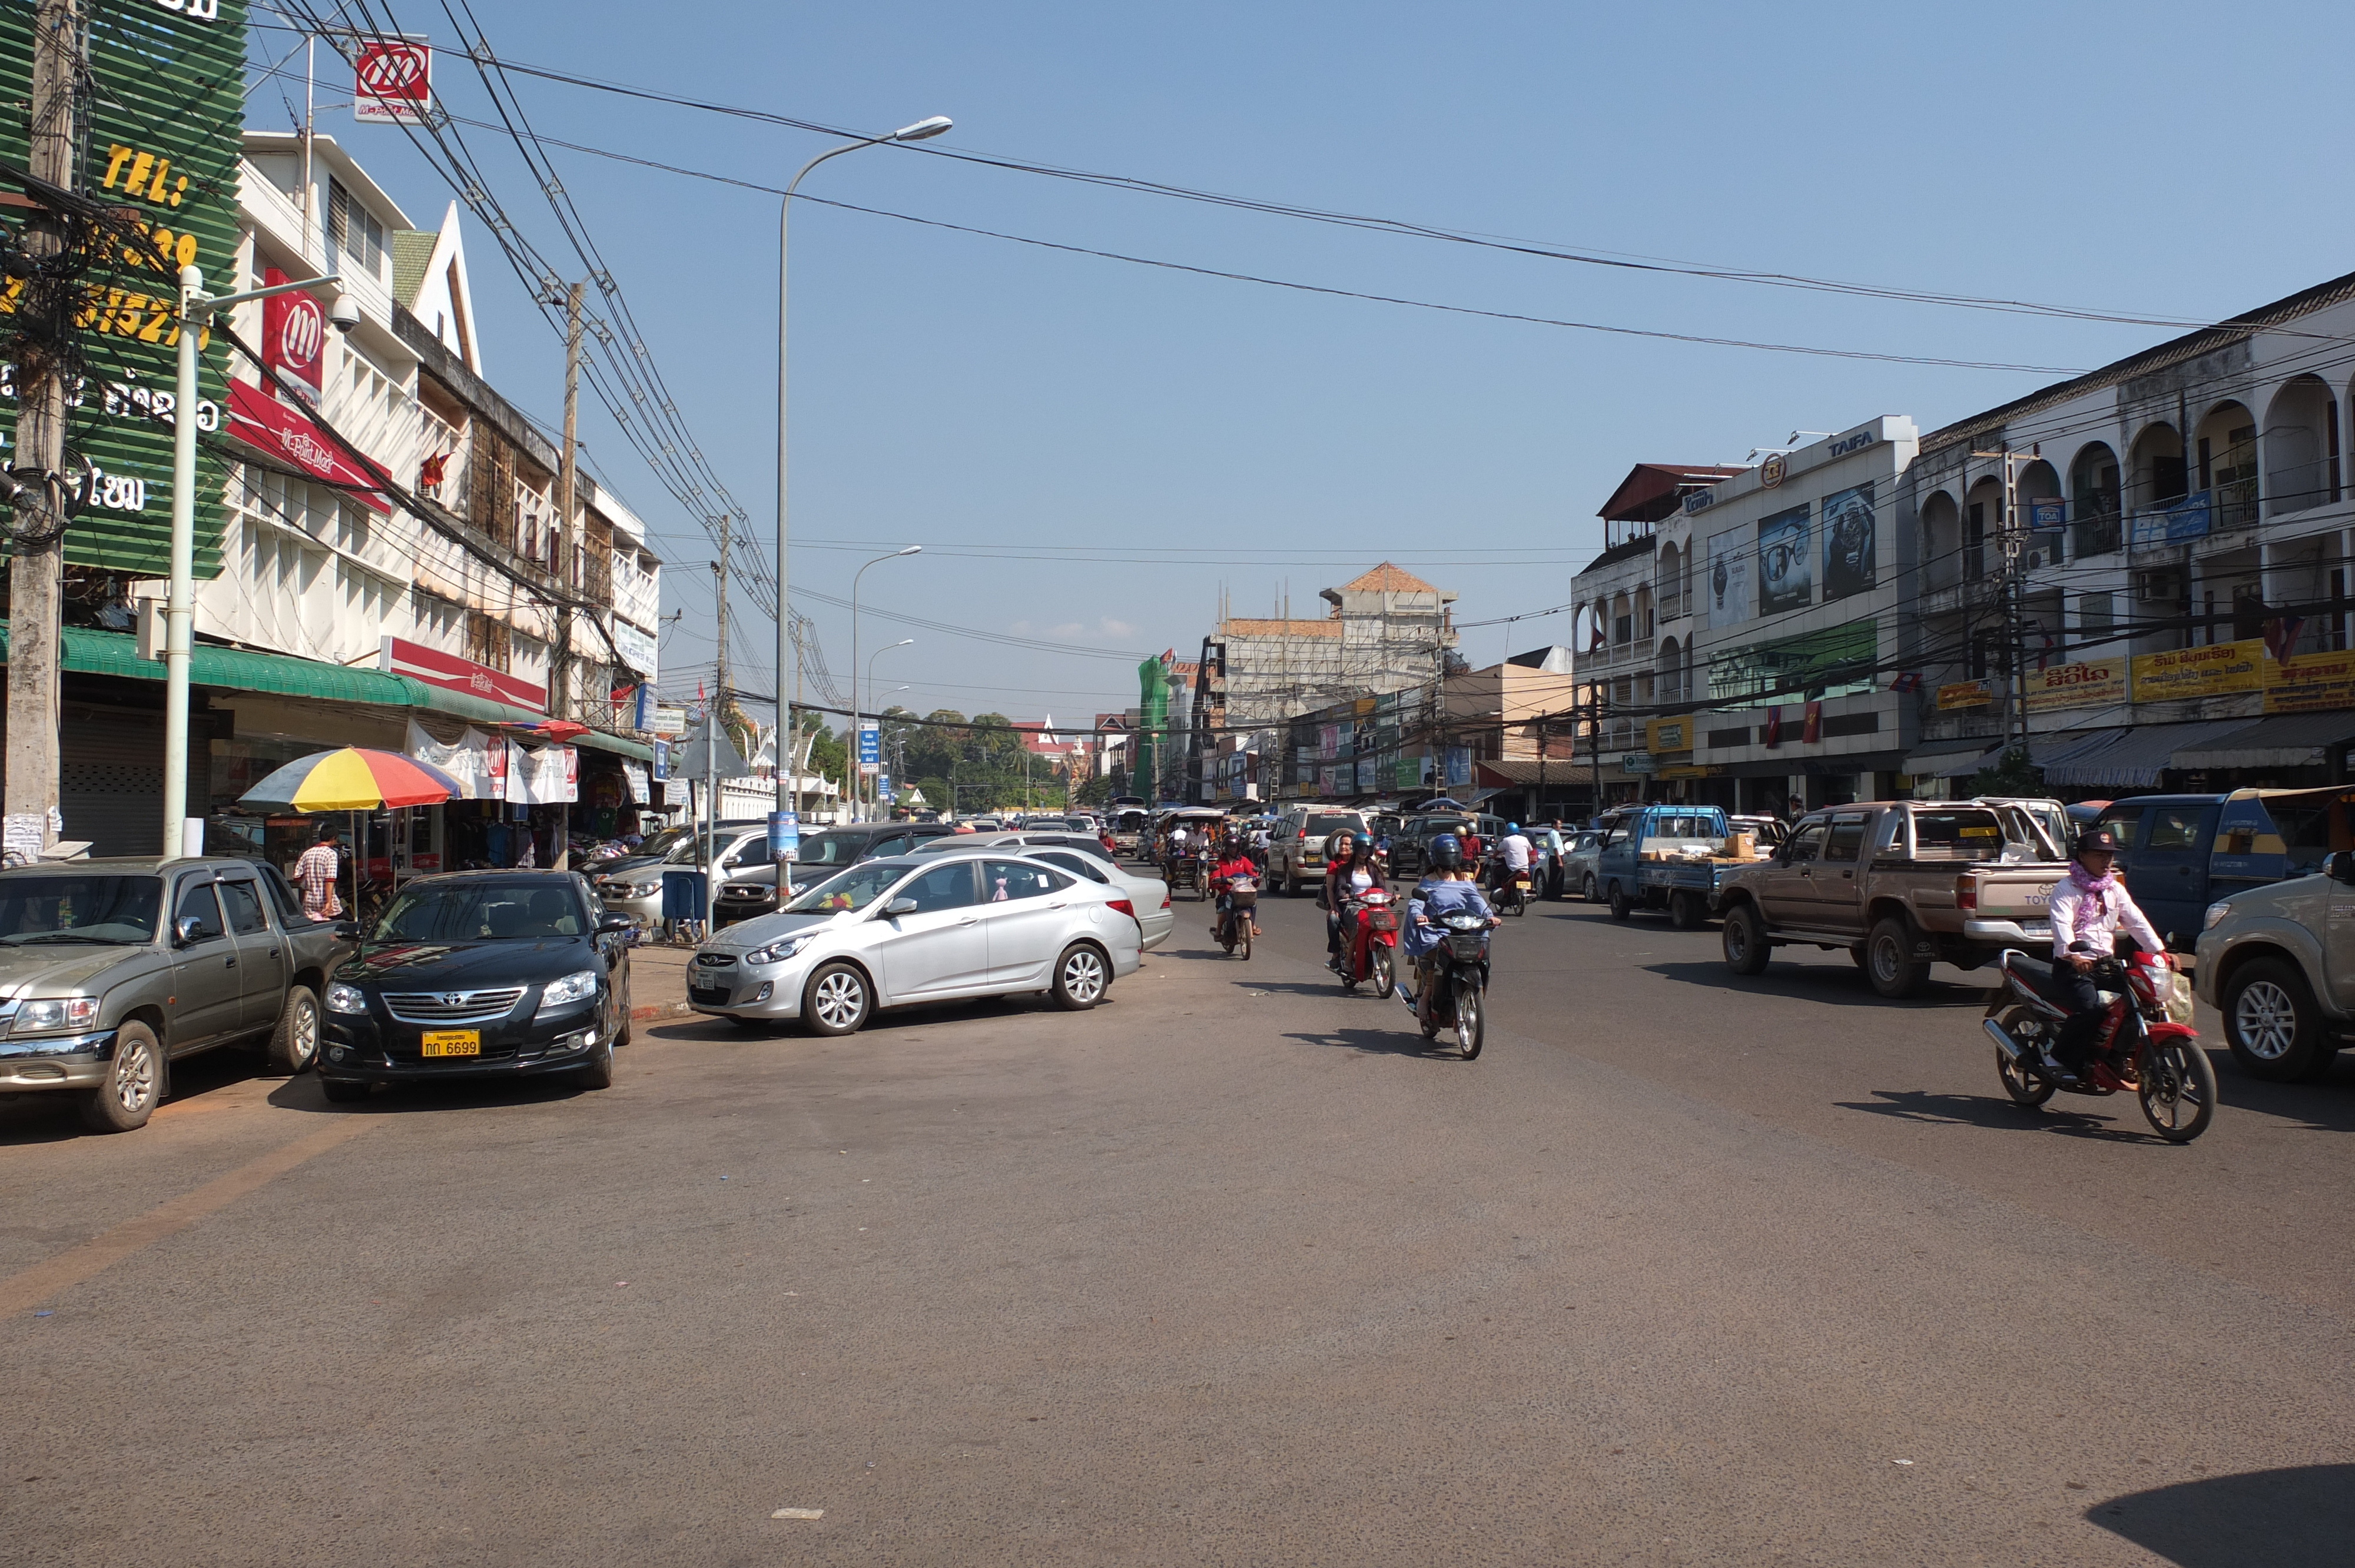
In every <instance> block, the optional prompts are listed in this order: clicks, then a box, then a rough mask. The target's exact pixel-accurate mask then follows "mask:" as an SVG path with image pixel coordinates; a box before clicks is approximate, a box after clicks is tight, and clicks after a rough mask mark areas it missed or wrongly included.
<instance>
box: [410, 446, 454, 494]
mask: <svg viewBox="0 0 2355 1568" xmlns="http://www.w3.org/2000/svg"><path fill="white" fill-rule="evenodd" d="M455 455H456V454H455V453H453V452H443V453H442V454H441V455H439V456H438V457H430V458H427V459H426V460H425V461H423V462H421V463H419V464H418V465H417V488H418V489H420V490H432V489H434V488H436V487H437V486H439V485H440V484H441V482H442V472H443V471H445V470H446V469H448V467H449V466H450V460H451V458H452V457H453V456H455Z"/></svg>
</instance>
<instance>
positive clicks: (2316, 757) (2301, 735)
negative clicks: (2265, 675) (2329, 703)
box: [2174, 710, 2355, 768]
mask: <svg viewBox="0 0 2355 1568" xmlns="http://www.w3.org/2000/svg"><path fill="white" fill-rule="evenodd" d="M2344 740H2355V712H2349V711H2345V710H2341V711H2339V712H2337V713H2326V714H2276V715H2274V716H2273V717H2272V718H2269V719H2264V720H2260V721H2259V722H2258V723H2256V724H2253V725H2250V726H2247V727H2246V728H2243V729H2235V730H2231V731H2228V732H2227V733H2225V734H2223V735H2220V736H2216V737H2215V738H2214V739H2213V740H2209V741H2203V742H2201V743H2200V745H2198V746H2193V747H2184V748H2183V749H2181V750H2179V751H2178V752H2177V753H2176V754H2175V764H2174V765H2175V766H2176V767H2178V768H2313V767H2317V766H2319V765H2321V764H2323V763H2325V762H2328V760H2329V758H2328V757H2326V756H2325V755H2324V752H2325V750H2326V749H2327V748H2328V747H2333V746H2336V745H2338V744H2339V742H2341V741H2344Z"/></svg>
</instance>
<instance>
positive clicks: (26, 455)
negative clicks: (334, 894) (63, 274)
mask: <svg viewBox="0 0 2355 1568" xmlns="http://www.w3.org/2000/svg"><path fill="white" fill-rule="evenodd" d="M82 26H83V23H82V16H81V6H80V0H40V5H39V7H38V8H37V10H36V12H35V14H34V17H33V101H32V122H31V123H32V155H31V158H30V159H29V160H28V161H29V162H30V163H31V164H32V175H33V177H34V178H36V179H39V180H46V181H48V183H49V184H50V185H57V186H59V187H61V188H63V189H65V190H72V189H74V188H76V186H77V185H79V184H80V182H79V181H78V180H77V179H76V178H75V168H74V163H75V160H74V149H75V147H76V145H77V137H76V134H75V108H76V104H75V95H76V93H77V91H78V90H79V89H80V81H81V78H82V75H83V70H82V42H83V39H82ZM25 249H27V251H29V252H30V253H31V254H32V255H33V256H34V257H35V258H36V259H37V260H50V259H52V258H55V257H58V256H61V255H63V254H64V252H65V249H66V217H65V215H64V214H63V213H59V212H51V211H48V210H47V209H45V208H41V207H35V208H34V209H33V210H32V212H31V214H30V216H29V217H27V221H26V224H25ZM74 314H75V312H74V300H73V286H72V285H71V284H70V283H69V282H68V281H66V280H65V279H62V278H45V277H41V276H38V275H36V276H34V277H32V278H29V279H27V280H26V283H25V292H24V296H23V299H22V300H21V302H19V304H18V306H17V312H16V320H17V323H19V331H18V334H17V339H16V344H17V352H16V391H17V402H16V450H15V451H14V452H13V453H11V454H10V461H11V464H12V466H13V467H14V468H15V470H16V474H17V476H18V477H19V479H20V480H22V481H24V485H23V488H22V489H20V490H18V491H17V493H16V516H15V519H14V525H13V528H12V537H11V540H10V551H11V556H10V560H9V567H8V604H9V609H8V630H9V647H8V751H7V781H6V785H5V806H6V814H7V818H8V825H9V826H10V827H11V828H12V829H15V830H16V832H12V833H10V835H9V836H10V837H11V838H12V839H13V838H25V839H32V840H34V841H35V842H38V843H39V844H40V845H41V846H42V847H43V848H47V847H48V845H49V844H50V843H52V842H55V840H56V837H57V835H56V833H55V832H53V831H52V829H51V823H52V820H53V819H52V818H51V815H50V813H51V812H53V811H55V810H57V805H58V766H59V730H60V728H61V715H59V705H58V661H59V647H60V644H59V632H58V622H59V620H60V619H61V615H60V611H61V610H62V609H63V608H64V597H65V596H64V576H65V571H64V567H65V532H66V510H65V508H66V488H65V480H64V478H63V474H64V471H65V466H66V455H65V449H66V394H67V390H68V388H67V385H66V382H67V371H68V368H69V365H70V362H71V357H72V355H71V347H70V341H69V336H70V334H71V333H72V331H73V319H74ZM165 807H166V808H167V810H166V812H165V814H166V815H167V816H171V817H173V818H178V817H180V816H182V815H184V814H185V813H186V809H187V807H186V802H185V801H175V800H167V801H165ZM27 818H30V819H31V821H29V822H28V821H26V819H27ZM163 848H164V853H166V854H170V853H175V852H176V851H177V850H178V848H179V846H178V845H177V844H175V843H171V842H166V843H165V845H164V846H163Z"/></svg>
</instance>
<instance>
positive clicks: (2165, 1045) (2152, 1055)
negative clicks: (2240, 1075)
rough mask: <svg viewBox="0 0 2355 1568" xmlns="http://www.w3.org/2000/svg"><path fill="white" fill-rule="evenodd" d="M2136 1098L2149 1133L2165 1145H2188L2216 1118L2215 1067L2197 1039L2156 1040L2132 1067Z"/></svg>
mask: <svg viewBox="0 0 2355 1568" xmlns="http://www.w3.org/2000/svg"><path fill="white" fill-rule="evenodd" d="M2136 1066H2137V1071H2138V1074H2139V1075H2140V1077H2141V1079H2142V1086H2141V1088H2140V1089H2139V1090H2138V1091H2137V1097H2138V1098H2140V1099H2141V1101H2142V1114H2143V1118H2144V1119H2145V1120H2146V1121H2147V1122H2149V1123H2150V1126H2151V1130H2152V1131H2154V1132H2156V1133H2158V1136H2159V1137H2161V1138H2163V1139H2167V1141H2168V1142H2169V1143H2189V1142H2190V1141H2191V1140H2192V1139H2195V1138H2197V1137H2199V1136H2200V1134H2201V1133H2203V1132H2205V1131H2207V1130H2208V1124H2209V1122H2210V1121H2211V1120H2213V1119H2214V1118H2215V1115H2216V1067H2215V1064H2213V1063H2211V1062H2210V1061H2209V1060H2208V1053H2207V1052H2205V1051H2202V1050H2201V1049H2200V1043H2199V1042H2198V1041H2197V1040H2165V1041H2157V1042H2154V1043H2153V1044H2150V1045H2149V1046H2148V1047H2147V1048H2146V1049H2145V1050H2144V1051H2143V1054H2142V1060H2141V1061H2140V1062H2138V1063H2137V1064H2136Z"/></svg>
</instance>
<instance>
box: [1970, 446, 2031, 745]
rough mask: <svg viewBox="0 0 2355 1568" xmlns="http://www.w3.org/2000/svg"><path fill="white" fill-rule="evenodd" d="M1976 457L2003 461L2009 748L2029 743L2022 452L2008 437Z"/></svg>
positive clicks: (2006, 727)
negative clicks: (2022, 526) (2020, 511)
mask: <svg viewBox="0 0 2355 1568" xmlns="http://www.w3.org/2000/svg"><path fill="white" fill-rule="evenodd" d="M1971 456H1973V457H1975V458H1995V459H1999V460H2001V461H2002V463H2003V502H2002V506H2003V514H2002V516H2001V517H1999V518H1998V519H1997V531H1998V534H1997V536H1998V541H1999V543H2000V545H2001V547H2002V550H2003V613H2004V645H2005V647H2007V648H2008V649H2009V651H2010V654H2011V672H2010V673H2011V681H2010V685H2011V690H2010V691H2009V693H2007V694H2006V695H2007V697H2008V698H2009V707H2010V709H2011V716H2010V718H2009V721H2008V722H2007V723H2006V724H2005V725H2004V744H2005V746H2006V747H2007V748H2009V747H2013V746H2017V747H2020V748H2021V749H2022V750H2025V749H2026V748H2027V746H2028V607H2027V604H2026V603H2025V599H2026V595H2027V588H2028V584H2027V577H2026V574H2025V572H2024V570H2023V567H2025V565H2026V556H2025V555H2024V554H2023V550H2022V546H2023V545H2024V544H2025V542H2026V531H2025V530H2024V529H2022V528H2021V527H2020V526H2019V453H2018V452H2015V451H2013V450H2011V443H2010V442H2009V440H2006V441H2005V442H2004V444H2003V446H2002V447H2001V449H1999V450H1992V451H1974V452H1972V453H1971Z"/></svg>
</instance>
